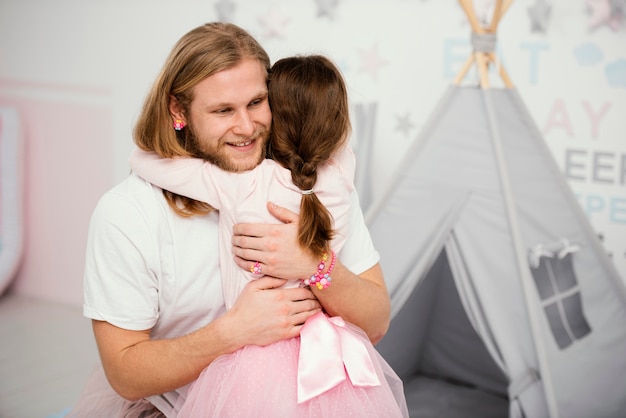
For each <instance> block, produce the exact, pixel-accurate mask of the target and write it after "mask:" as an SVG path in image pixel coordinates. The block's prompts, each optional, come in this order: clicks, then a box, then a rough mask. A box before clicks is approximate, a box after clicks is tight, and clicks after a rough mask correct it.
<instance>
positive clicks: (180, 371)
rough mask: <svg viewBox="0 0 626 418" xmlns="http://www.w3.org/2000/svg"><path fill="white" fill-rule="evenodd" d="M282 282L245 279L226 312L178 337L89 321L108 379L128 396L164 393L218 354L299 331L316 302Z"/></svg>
mask: <svg viewBox="0 0 626 418" xmlns="http://www.w3.org/2000/svg"><path fill="white" fill-rule="evenodd" d="M282 284H283V280H280V279H273V278H262V279H259V280H255V281H252V282H250V283H249V284H248V285H247V287H246V288H245V289H244V291H243V292H242V294H241V295H240V296H239V298H238V299H237V301H236V303H235V305H234V306H233V308H232V309H231V310H229V311H228V312H226V313H225V314H224V315H223V316H221V317H220V318H218V319H216V320H214V321H213V322H211V323H210V324H208V325H207V326H205V327H203V328H201V329H199V330H197V331H195V332H193V333H191V334H188V335H185V336H183V337H179V338H172V339H163V340H151V339H150V330H145V331H129V330H125V329H122V328H118V327H116V326H114V325H112V324H110V323H108V322H105V321H96V320H94V321H93V330H94V334H95V337H96V342H97V345H98V350H99V352H100V357H101V359H102V364H103V367H104V370H105V373H106V375H107V378H108V380H109V383H110V384H111V386H112V387H113V389H115V391H116V392H118V393H119V394H120V395H121V396H123V397H124V398H126V399H129V400H136V399H140V398H143V397H146V396H150V395H155V394H159V393H164V392H168V391H171V390H174V389H176V388H178V387H181V386H183V385H185V384H187V383H189V382H191V381H192V380H194V379H196V378H197V377H198V375H199V374H200V372H201V371H202V370H203V369H204V368H205V367H206V366H208V365H209V364H210V363H211V362H212V361H213V360H214V359H215V358H217V357H218V356H220V355H222V354H226V353H230V352H233V351H235V350H237V349H239V348H241V347H243V346H245V345H249V344H255V345H268V344H272V343H274V342H276V341H280V340H283V339H286V338H292V337H295V336H297V335H299V334H300V328H301V327H302V324H303V323H304V321H305V320H306V319H307V318H308V317H309V316H311V315H313V314H315V313H317V312H319V310H320V305H319V302H318V301H317V300H316V299H315V297H314V296H313V293H312V292H311V291H310V290H309V289H305V288H301V289H282V288H277V287H278V286H281V285H282ZM259 312H262V313H263V314H262V315H260V314H259Z"/></svg>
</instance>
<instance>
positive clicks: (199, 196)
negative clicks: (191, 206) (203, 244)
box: [129, 148, 226, 209]
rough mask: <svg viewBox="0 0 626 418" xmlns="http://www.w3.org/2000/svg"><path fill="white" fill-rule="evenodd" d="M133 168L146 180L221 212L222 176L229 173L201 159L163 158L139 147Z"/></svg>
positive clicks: (131, 157)
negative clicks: (219, 185)
mask: <svg viewBox="0 0 626 418" xmlns="http://www.w3.org/2000/svg"><path fill="white" fill-rule="evenodd" d="M129 162H130V167H131V169H132V170H133V171H134V172H135V173H137V175H139V176H140V177H142V178H143V179H145V180H147V181H149V182H150V183H152V184H154V185H155V186H158V187H160V188H161V189H165V190H169V191H171V192H174V193H176V194H179V195H181V196H187V197H190V198H192V199H195V200H198V201H201V202H206V203H208V204H209V205H211V206H213V207H214V208H215V209H220V206H221V204H220V199H219V198H220V193H218V190H219V188H218V187H217V185H218V184H219V182H220V181H221V180H220V179H219V177H225V174H226V172H224V171H222V170H220V169H219V168H217V167H215V166H213V165H212V164H211V163H209V162H206V161H204V160H202V159H200V158H191V157H176V158H161V157H160V156H159V155H158V154H157V153H155V152H147V151H143V150H141V149H139V148H135V149H134V150H133V152H132V154H131V156H130V160H129Z"/></svg>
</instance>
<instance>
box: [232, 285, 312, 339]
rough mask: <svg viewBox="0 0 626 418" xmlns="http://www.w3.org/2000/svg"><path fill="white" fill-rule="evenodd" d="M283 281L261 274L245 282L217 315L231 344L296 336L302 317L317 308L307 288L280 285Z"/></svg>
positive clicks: (306, 316) (303, 318)
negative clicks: (223, 322) (229, 305)
mask: <svg viewBox="0 0 626 418" xmlns="http://www.w3.org/2000/svg"><path fill="white" fill-rule="evenodd" d="M284 282H285V281H284V280H282V279H276V278H270V277H262V278H260V279H258V280H253V281H251V282H250V283H248V284H247V285H246V287H245V288H244V290H243V292H242V293H241V295H239V298H238V299H237V301H236V302H235V305H234V306H233V307H232V309H230V310H229V311H228V312H227V313H226V314H225V315H224V317H222V318H221V320H223V321H225V322H226V323H227V326H228V328H229V329H230V332H231V333H232V334H231V336H230V338H233V339H234V340H235V341H233V342H234V343H235V346H243V345H249V344H255V345H268V344H272V343H274V342H276V341H280V340H283V339H287V338H293V337H296V336H298V335H300V328H302V325H303V324H304V321H306V320H307V318H309V317H310V316H312V315H314V314H316V313H317V312H319V311H320V310H321V306H320V303H319V302H318V301H317V299H316V298H315V295H314V294H313V292H311V290H310V289H309V288H290V289H289V288H287V289H286V288H281V287H280V286H282V285H283V284H284ZM237 348H239V347H237Z"/></svg>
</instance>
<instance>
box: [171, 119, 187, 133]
mask: <svg viewBox="0 0 626 418" xmlns="http://www.w3.org/2000/svg"><path fill="white" fill-rule="evenodd" d="M184 127H185V121H183V120H182V119H176V120H175V121H174V130H176V131H180V130H182V129H183V128H184Z"/></svg>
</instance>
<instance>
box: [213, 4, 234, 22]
mask: <svg viewBox="0 0 626 418" xmlns="http://www.w3.org/2000/svg"><path fill="white" fill-rule="evenodd" d="M215 10H216V11H217V20H219V21H220V22H232V21H233V17H234V16H235V3H234V2H233V1H231V0H219V1H218V2H217V3H215Z"/></svg>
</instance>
